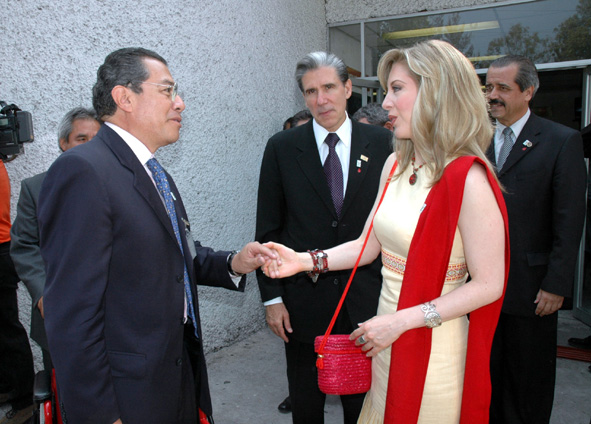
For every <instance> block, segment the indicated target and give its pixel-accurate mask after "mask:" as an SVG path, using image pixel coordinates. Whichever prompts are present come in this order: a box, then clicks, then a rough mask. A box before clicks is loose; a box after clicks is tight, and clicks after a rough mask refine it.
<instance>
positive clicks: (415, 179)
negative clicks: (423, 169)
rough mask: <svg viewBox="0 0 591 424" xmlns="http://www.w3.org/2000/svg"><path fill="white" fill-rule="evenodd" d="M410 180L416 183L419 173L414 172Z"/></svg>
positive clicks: (411, 183)
mask: <svg viewBox="0 0 591 424" xmlns="http://www.w3.org/2000/svg"><path fill="white" fill-rule="evenodd" d="M408 182H409V183H410V185H415V183H416V182H417V173H416V172H413V173H412V175H411V176H410V177H409V179H408Z"/></svg>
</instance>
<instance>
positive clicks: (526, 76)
mask: <svg viewBox="0 0 591 424" xmlns="http://www.w3.org/2000/svg"><path fill="white" fill-rule="evenodd" d="M513 64H515V65H517V68H518V70H517V76H516V77H515V83H516V84H517V85H518V86H519V89H520V90H521V92H523V91H525V90H527V89H528V88H529V87H533V88H534V92H533V94H532V98H533V97H534V96H535V95H536V92H537V91H538V88H539V87H540V80H539V79H538V71H537V70H536V65H534V63H533V62H532V61H531V60H530V59H529V58H527V57H525V56H518V55H514V54H510V55H507V56H503V57H499V58H498V59H495V60H494V61H493V62H492V63H491V64H490V67H491V68H504V67H506V66H509V65H513Z"/></svg>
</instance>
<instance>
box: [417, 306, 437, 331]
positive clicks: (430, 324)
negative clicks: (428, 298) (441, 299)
mask: <svg viewBox="0 0 591 424" xmlns="http://www.w3.org/2000/svg"><path fill="white" fill-rule="evenodd" d="M421 311H423V312H424V313H425V325H426V326H427V328H435V327H439V326H440V325H441V315H439V312H437V310H436V309H435V305H433V304H432V303H431V302H427V303H423V304H422V305H421Z"/></svg>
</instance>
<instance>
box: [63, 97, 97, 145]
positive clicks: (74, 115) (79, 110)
mask: <svg viewBox="0 0 591 424" xmlns="http://www.w3.org/2000/svg"><path fill="white" fill-rule="evenodd" d="M76 119H93V120H95V121H98V118H97V116H96V112H95V111H94V110H93V109H86V108H84V107H75V108H74V109H72V110H70V111H69V112H68V113H66V115H65V116H64V117H63V118H62V120H61V121H60V124H59V127H58V130H57V140H58V143H57V145H58V147H59V148H60V150H61V151H62V152H63V151H64V150H63V149H62V145H61V144H60V142H59V141H60V140H61V139H64V140H66V141H67V140H68V137H70V134H71V133H72V125H73V124H74V121H75V120H76Z"/></svg>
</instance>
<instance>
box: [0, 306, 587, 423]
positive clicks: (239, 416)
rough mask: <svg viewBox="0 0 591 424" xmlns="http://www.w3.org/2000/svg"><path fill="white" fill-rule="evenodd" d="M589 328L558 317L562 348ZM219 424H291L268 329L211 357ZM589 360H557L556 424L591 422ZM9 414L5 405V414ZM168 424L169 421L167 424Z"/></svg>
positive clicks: (334, 410) (330, 416) (278, 346)
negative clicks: (284, 409) (284, 408)
mask: <svg viewBox="0 0 591 424" xmlns="http://www.w3.org/2000/svg"><path fill="white" fill-rule="evenodd" d="M589 331H590V329H589V327H588V326H586V325H584V324H582V323H581V322H580V321H578V320H577V319H575V318H573V317H572V313H571V312H569V311H564V312H563V311H561V312H560V315H559V334H558V344H559V345H562V346H566V345H567V340H568V338H569V337H586V336H587V335H589ZM207 362H208V370H209V381H210V385H211V395H212V399H213V408H214V418H215V421H216V424H252V423H268V424H289V423H291V414H281V413H280V412H279V411H278V410H277V405H279V403H280V402H281V401H282V400H283V399H284V398H285V396H287V380H286V377H285V355H284V350H283V342H282V341H281V340H280V339H279V338H278V337H276V336H275V335H274V334H272V333H271V331H270V330H268V329H263V330H260V331H258V332H256V333H254V334H252V335H250V336H248V337H247V338H245V339H244V340H242V341H240V342H237V343H235V344H233V345H232V346H229V347H226V348H224V349H221V350H219V351H217V352H213V353H210V354H208V355H207ZM589 365H590V364H589V363H588V362H581V361H575V360H569V359H560V358H559V359H558V362H557V381H556V392H555V393H556V395H555V399H554V407H553V412H552V419H551V422H550V423H551V424H589V419H590V417H591V372H589V370H588V367H589ZM7 410H8V407H7V406H6V405H5V406H3V407H2V408H0V414H3V413H4V412H6V411H7ZM342 422H343V415H342V412H341V407H340V400H339V398H338V397H336V396H328V399H327V403H326V407H325V424H340V423H342ZM163 424H164V423H163Z"/></svg>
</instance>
